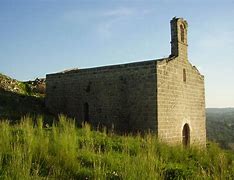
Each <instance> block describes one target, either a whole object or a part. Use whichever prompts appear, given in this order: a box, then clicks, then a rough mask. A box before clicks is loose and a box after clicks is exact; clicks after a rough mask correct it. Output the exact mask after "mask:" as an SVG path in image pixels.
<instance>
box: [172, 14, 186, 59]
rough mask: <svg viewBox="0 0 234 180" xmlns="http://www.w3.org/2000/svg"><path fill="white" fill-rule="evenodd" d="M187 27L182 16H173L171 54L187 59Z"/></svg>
mask: <svg viewBox="0 0 234 180" xmlns="http://www.w3.org/2000/svg"><path fill="white" fill-rule="evenodd" d="M187 29H188V23H187V21H186V20H184V19H183V18H176V17H174V18H173V19H172V20H171V56H179V57H180V58H181V59H184V60H187V57H188V52H187V49H188V43H187Z"/></svg>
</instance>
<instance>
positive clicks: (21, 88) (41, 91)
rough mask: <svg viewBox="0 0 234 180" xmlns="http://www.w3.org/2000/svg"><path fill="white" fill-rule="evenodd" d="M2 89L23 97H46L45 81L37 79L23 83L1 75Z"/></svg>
mask: <svg viewBox="0 0 234 180" xmlns="http://www.w3.org/2000/svg"><path fill="white" fill-rule="evenodd" d="M0 89H1V90H4V91H7V92H12V93H18V94H22V95H33V96H44V95H45V79H44V78H41V79H39V78H37V79H35V80H34V81H26V82H21V81H17V80H15V79H12V78H10V77H8V76H6V75H3V74H0Z"/></svg>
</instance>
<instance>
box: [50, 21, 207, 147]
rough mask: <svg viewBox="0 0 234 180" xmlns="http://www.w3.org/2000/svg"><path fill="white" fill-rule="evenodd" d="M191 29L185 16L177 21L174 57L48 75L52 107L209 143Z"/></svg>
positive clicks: (94, 120) (170, 138)
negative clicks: (189, 51)
mask: <svg viewBox="0 0 234 180" xmlns="http://www.w3.org/2000/svg"><path fill="white" fill-rule="evenodd" d="M187 29H188V24H187V22H186V21H185V20H184V19H182V18H173V19H172V20H171V54H170V56H169V57H168V58H162V59H156V60H149V61H143V62H135V63H128V64H120V65H112V66H104V67H96V68H88V69H73V70H69V71H64V72H59V73H55V74H48V75H47V76H46V87H47V88H46V106H47V108H48V109H49V111H50V112H52V113H56V114H57V113H63V114H66V115H68V116H69V117H74V118H75V119H76V121H77V123H82V122H83V121H86V122H88V123H90V124H91V125H92V126H94V127H97V126H105V127H107V128H113V127H114V130H116V131H117V132H132V133H135V132H148V131H151V132H153V133H155V134H156V135H157V136H158V138H159V139H160V140H162V141H164V142H166V143H169V144H184V145H190V144H191V145H198V146H205V144H206V126H205V89H204V76H203V75H201V74H200V73H199V71H198V70H197V68H196V67H195V66H193V65H191V63H190V62H189V61H188V55H187V47H188V44H187Z"/></svg>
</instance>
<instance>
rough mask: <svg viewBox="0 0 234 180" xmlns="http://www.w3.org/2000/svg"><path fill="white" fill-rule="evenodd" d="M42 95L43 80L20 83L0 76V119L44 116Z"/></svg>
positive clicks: (43, 88) (43, 90) (43, 91)
mask: <svg viewBox="0 0 234 180" xmlns="http://www.w3.org/2000/svg"><path fill="white" fill-rule="evenodd" d="M44 93H45V81H44V80H39V79H36V80H35V81H27V82H21V81H17V80H15V79H12V78H10V77H8V76H5V75H3V74H0V119H10V120H19V119H20V118H21V117H22V116H25V115H27V114H31V115H33V114H35V115H36V114H44V113H45V112H46V111H45V107H44V96H45V94H44Z"/></svg>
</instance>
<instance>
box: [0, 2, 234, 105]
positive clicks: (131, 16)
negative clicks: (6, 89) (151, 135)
mask: <svg viewBox="0 0 234 180" xmlns="http://www.w3.org/2000/svg"><path fill="white" fill-rule="evenodd" d="M174 16H177V17H183V18H185V19H186V20H187V21H188V23H189V29H188V36H189V37H188V38H189V40H188V41H189V42H188V43H189V60H190V61H191V63H192V64H194V65H196V66H197V68H198V69H199V70H200V72H201V73H202V74H204V75H205V83H206V105H207V107H234V0H222V1H221V0H190V1H188V0H76V1H75V0H0V72H1V73H4V74H7V75H9V76H11V77H13V78H15V79H19V80H29V79H35V78H37V77H45V74H47V73H52V72H57V71H61V70H64V69H70V68H75V67H78V68H85V67H94V66H101V65H109V64H119V63H127V62H134V61H140V60H147V59H156V58H161V57H167V56H168V55H169V54H170V24H169V22H170V20H171V18H172V17H174Z"/></svg>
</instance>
